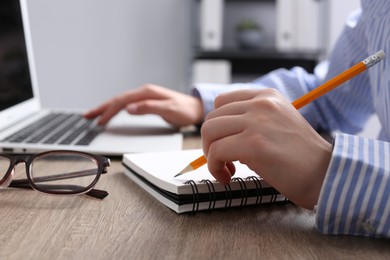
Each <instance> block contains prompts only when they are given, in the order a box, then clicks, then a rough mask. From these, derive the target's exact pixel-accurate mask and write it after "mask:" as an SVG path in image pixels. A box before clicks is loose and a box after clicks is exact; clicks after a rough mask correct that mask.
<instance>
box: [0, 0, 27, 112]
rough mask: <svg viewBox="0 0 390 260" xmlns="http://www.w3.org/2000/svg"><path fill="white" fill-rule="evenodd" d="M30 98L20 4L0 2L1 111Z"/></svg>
mask: <svg viewBox="0 0 390 260" xmlns="http://www.w3.org/2000/svg"><path fill="white" fill-rule="evenodd" d="M32 97H33V90H32V85H31V79H30V71H29V66H28V60H27V50H26V42H25V38H24V31H23V22H22V16H21V10H20V3H19V0H1V1H0V111H3V110H4V109H7V108H9V107H12V106H14V105H16V104H19V103H21V102H23V101H25V100H28V99H30V98H32Z"/></svg>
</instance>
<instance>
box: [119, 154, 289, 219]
mask: <svg viewBox="0 0 390 260" xmlns="http://www.w3.org/2000/svg"><path fill="white" fill-rule="evenodd" d="M201 154H202V150H200V149H195V150H182V151H172V152H154V153H138V154H137V153H132V154H125V155H124V156H123V160H122V163H123V165H124V168H125V174H126V176H128V177H129V178H130V179H131V180H133V181H134V182H135V183H136V184H138V185H139V186H140V187H141V188H143V189H144V190H145V191H146V192H148V193H149V194H150V195H152V196H153V197H154V198H156V199H157V200H158V201H160V202H161V203H163V204H164V205H165V206H167V207H168V208H170V209H172V210H174V211H175V212H176V213H184V212H196V211H200V210H213V209H217V208H230V207H240V206H241V207H242V206H248V205H260V204H270V203H276V202H280V203H284V202H286V201H287V200H286V198H285V197H284V196H283V195H281V194H280V193H279V192H277V191H276V190H275V189H274V188H273V187H271V186H270V185H268V184H267V183H266V182H265V181H264V180H263V179H262V178H261V177H259V176H258V175H257V174H255V173H254V172H253V171H251V170H250V169H249V168H248V167H246V166H245V165H242V164H239V163H237V164H236V174H235V175H234V178H233V179H232V181H231V182H230V184H228V185H222V184H220V183H219V182H217V181H216V180H215V179H214V178H213V176H212V175H211V174H210V173H209V171H208V170H207V166H206V165H204V166H202V167H200V168H198V169H197V170H195V171H193V172H189V173H186V174H183V175H182V176H179V177H177V178H174V177H173V176H174V175H175V174H177V173H178V172H179V171H180V170H182V169H183V167H185V166H186V165H187V164H188V162H190V161H192V160H193V159H194V158H197V157H199V156H200V155H201Z"/></svg>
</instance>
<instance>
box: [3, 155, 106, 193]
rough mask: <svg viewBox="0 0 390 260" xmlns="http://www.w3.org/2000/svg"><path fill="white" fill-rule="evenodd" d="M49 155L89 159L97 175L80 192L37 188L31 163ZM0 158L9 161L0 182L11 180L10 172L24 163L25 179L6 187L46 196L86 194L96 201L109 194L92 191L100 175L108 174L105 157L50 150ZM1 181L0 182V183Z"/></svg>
mask: <svg viewBox="0 0 390 260" xmlns="http://www.w3.org/2000/svg"><path fill="white" fill-rule="evenodd" d="M51 153H52V154H70V155H72V154H74V155H80V156H84V157H89V158H91V159H93V160H94V161H95V162H96V164H97V173H96V177H95V179H94V180H93V182H92V183H91V184H90V185H88V186H87V187H85V188H84V189H83V190H81V191H74V192H72V191H70V192H61V191H50V190H45V189H41V188H39V187H38V186H37V185H36V184H35V183H34V181H33V177H32V172H31V166H32V162H33V161H34V160H35V159H36V158H39V157H42V156H46V155H48V154H51ZM0 156H2V157H6V158H8V159H9V160H10V164H9V167H8V169H7V171H6V173H5V174H4V176H3V178H2V180H8V178H10V177H11V178H12V176H10V175H11V174H12V171H13V170H14V169H15V167H16V166H17V165H18V164H19V163H24V164H25V166H26V169H25V172H26V176H27V179H18V180H11V183H10V184H9V185H8V187H12V188H22V189H34V190H36V191H39V192H42V193H46V194H52V195H81V194H86V195H88V196H91V197H94V198H97V199H104V198H105V197H107V196H108V194H109V193H108V192H107V191H105V190H99V189H94V186H95V185H96V183H97V182H98V181H99V179H100V176H101V175H102V174H106V173H108V170H107V167H109V166H110V165H111V161H110V159H109V158H107V157H104V156H102V155H98V154H92V153H87V152H81V151H74V150H50V151H45V152H41V153H36V154H0ZM75 173H77V172H75ZM76 177H82V175H80V176H76ZM2 180H0V182H1V181H2ZM0 184H2V183H0Z"/></svg>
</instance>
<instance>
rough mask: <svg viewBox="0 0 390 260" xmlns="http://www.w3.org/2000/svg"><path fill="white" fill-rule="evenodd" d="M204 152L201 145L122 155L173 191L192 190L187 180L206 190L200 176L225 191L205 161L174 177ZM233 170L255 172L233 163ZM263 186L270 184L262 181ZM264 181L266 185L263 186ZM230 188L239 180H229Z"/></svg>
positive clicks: (245, 174) (137, 169)
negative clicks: (184, 148) (198, 166)
mask: <svg viewBox="0 0 390 260" xmlns="http://www.w3.org/2000/svg"><path fill="white" fill-rule="evenodd" d="M202 154H203V151H202V150H201V149H196V150H182V151H169V152H155V153H133V154H125V155H124V156H123V163H124V164H125V165H126V166H128V167H129V168H130V169H132V170H133V171H135V172H136V173H137V174H139V175H141V176H142V177H144V178H146V179H147V180H148V181H149V182H151V183H153V184H154V185H156V186H158V187H160V188H162V189H164V190H167V191H169V192H173V193H176V194H192V189H191V185H189V184H186V182H187V181H189V180H192V181H194V182H195V183H196V185H197V188H198V192H200V193H202V192H209V189H208V187H207V185H206V184H205V183H203V182H202V180H205V179H207V180H210V181H212V182H213V184H214V188H215V190H216V191H225V186H224V185H222V184H219V183H218V182H216V180H215V178H214V177H213V176H212V175H211V173H210V172H209V171H208V169H207V165H203V166H202V167H200V168H198V169H196V170H194V171H192V172H188V173H185V174H183V175H181V176H178V177H176V178H174V176H175V175H176V174H177V173H178V172H180V171H181V170H182V169H183V168H184V167H186V166H187V165H188V163H190V162H191V161H193V160H194V159H196V158H198V157H199V156H201V155H202ZM235 166H236V174H235V175H234V176H233V177H239V178H242V179H246V178H247V177H250V176H257V177H258V175H256V174H255V173H254V172H253V171H251V170H250V169H249V168H248V167H246V166H245V165H242V164H240V163H235ZM246 185H249V186H248V187H247V188H255V187H256V184H255V183H254V182H253V181H248V182H246ZM262 185H263V187H269V186H268V185H266V184H265V183H262ZM264 185H265V186H264ZM230 187H231V189H232V190H235V189H240V184H239V183H238V182H231V183H230Z"/></svg>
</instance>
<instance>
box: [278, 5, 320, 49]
mask: <svg viewBox="0 0 390 260" xmlns="http://www.w3.org/2000/svg"><path fill="white" fill-rule="evenodd" d="M325 7H326V5H325V1H324V0H294V1H291V0H276V48H277V49H278V50H280V51H292V50H294V51H321V50H323V49H324V48H325V42H326V39H325V37H326V33H324V31H325V29H324V26H325V18H326V17H325V11H324V9H325Z"/></svg>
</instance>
